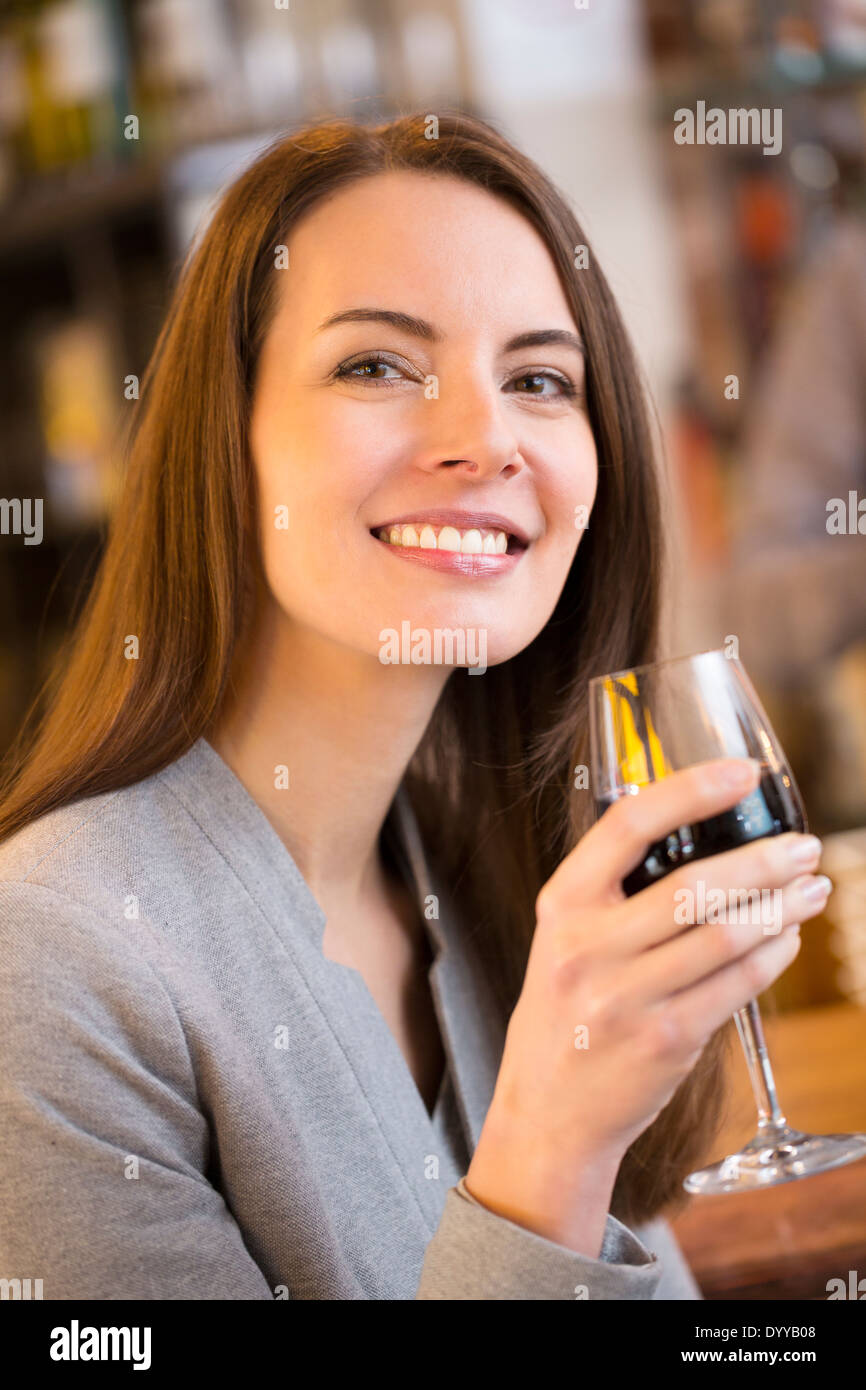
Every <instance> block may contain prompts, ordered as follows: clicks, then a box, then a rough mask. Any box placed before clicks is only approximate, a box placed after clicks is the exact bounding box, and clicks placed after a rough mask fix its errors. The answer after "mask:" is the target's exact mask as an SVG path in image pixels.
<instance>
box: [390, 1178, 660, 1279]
mask: <svg viewBox="0 0 866 1390" xmlns="http://www.w3.org/2000/svg"><path fill="white" fill-rule="evenodd" d="M660 1278H661V1265H660V1263H659V1260H658V1259H657V1257H656V1256H655V1255H654V1254H653V1253H651V1252H650V1251H648V1250H647V1249H646V1248H645V1246H644V1245H643V1244H642V1242H641V1241H639V1240H638V1238H637V1236H635V1235H634V1233H633V1232H632V1231H630V1230H629V1228H628V1227H627V1226H624V1225H623V1223H622V1222H621V1221H618V1220H617V1218H616V1217H615V1216H612V1215H610V1214H608V1218H607V1222H606V1225H605V1231H604V1240H603V1242H602V1247H601V1251H600V1254H599V1258H598V1259H592V1258H591V1257H590V1256H588V1255H580V1254H578V1253H576V1252H575V1251H574V1250H569V1249H567V1248H566V1247H565V1246H563V1245H557V1244H555V1242H554V1241H551V1240H547V1239H546V1237H544V1236H540V1235H537V1234H536V1233H535V1232H534V1231H529V1230H527V1229H526V1228H525V1227H523V1226H517V1225H515V1224H514V1222H512V1221H508V1220H507V1219H506V1218H505V1217H504V1216H499V1215H498V1213H496V1212H493V1211H490V1210H489V1208H487V1207H485V1206H483V1205H482V1204H481V1203H480V1202H478V1201H477V1200H476V1199H475V1198H474V1197H472V1196H471V1194H470V1193H469V1192H468V1191H467V1190H466V1187H465V1184H464V1180H463V1178H461V1179H460V1181H459V1183H457V1185H456V1186H455V1187H452V1188H450V1189H449V1191H448V1193H447V1195H446V1198H445V1210H444V1212H443V1214H442V1219H441V1221H440V1223H439V1226H438V1228H437V1230H436V1234H435V1235H434V1237H433V1239H432V1240H431V1241H430V1244H429V1245H428V1246H427V1251H426V1255H425V1259H424V1266H423V1269H422V1271H421V1279H420V1283H419V1285H418V1292H417V1294H416V1295H415V1296H416V1298H418V1299H439V1300H446V1299H447V1300H464V1299H472V1300H474V1299H493V1300H509V1299H533V1300H536V1299H566V1298H567V1299H578V1300H583V1299H592V1300H598V1299H649V1298H652V1297H653V1296H654V1294H655V1291H656V1288H657V1286H658V1284H659V1280H660Z"/></svg>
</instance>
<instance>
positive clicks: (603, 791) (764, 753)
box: [590, 650, 866, 1193]
mask: <svg viewBox="0 0 866 1390" xmlns="http://www.w3.org/2000/svg"><path fill="white" fill-rule="evenodd" d="M590 742H591V749H592V764H593V766H592V775H593V787H594V794H595V800H596V810H597V813H598V814H599V815H601V814H602V813H603V812H604V810H605V809H606V808H607V807H608V806H609V805H610V804H611V803H612V802H614V801H616V800H618V798H619V797H621V796H626V795H631V794H634V793H637V792H638V790H639V788H640V787H642V786H646V785H647V783H649V782H655V781H658V780H659V779H660V778H662V777H666V776H668V774H669V773H671V772H675V771H679V770H680V769H682V768H686V767H690V766H692V765H693V764H695V763H701V762H705V761H707V760H709V759H713V758H726V757H727V758H755V759H757V760H758V761H759V762H760V765H761V780H760V784H759V786H758V787H757V788H756V790H755V791H754V792H752V793H750V795H749V796H747V797H744V798H743V799H742V800H741V801H739V802H737V804H736V806H734V808H733V809H732V810H730V811H726V812H724V814H722V815H716V816H711V817H710V818H709V819H707V820H704V821H700V822H697V823H695V824H693V825H680V826H673V827H672V828H671V832H670V834H669V835H667V836H666V838H665V839H663V840H659V841H658V842H657V843H655V844H653V845H651V846H650V847H649V849H648V851H647V853H646V856H645V857H644V859H643V861H642V863H641V864H639V865H638V866H637V868H635V869H634V870H633V871H632V872H631V873H629V874H628V875H627V876H626V878H625V879H624V880H623V891H624V892H625V893H626V894H627V895H629V896H631V895H632V894H633V893H638V892H639V891H640V890H641V889H642V888H645V887H647V886H648V885H649V884H651V883H656V882H657V881H658V880H659V879H660V878H663V877H664V876H665V875H666V874H669V873H672V872H673V870H674V869H677V868H679V867H680V866H681V865H683V864H687V863H690V862H692V861H694V860H698V859H703V858H706V857H707V856H708V855H711V854H721V853H722V852H723V851H725V850H729V849H734V848H736V846H737V845H742V844H745V843H746V842H747V841H749V840H758V839H762V838H763V837H764V836H767V835H781V834H783V833H784V832H785V831H789V830H796V831H800V832H803V831H805V830H806V815H805V811H804V809H803V804H802V801H801V799H800V794H799V791H798V790H797V786H796V784H795V782H794V778H793V776H792V775H791V771H790V768H789V767H788V765H787V762H786V759H785V754H784V752H783V750H782V748H781V745H780V744H779V740H778V739H777V737H776V735H775V733H774V732H773V729H772V728H771V726H770V722H769V720H768V719H767V716H766V714H765V712H764V710H763V708H762V706H761V702H760V700H759V699H758V696H757V695H756V693H755V690H754V688H753V686H752V683H751V681H750V680H749V678H748V676H747V674H746V671H745V669H744V667H743V666H742V664H741V662H740V661H739V660H738V659H737V658H736V657H734V656H728V655H727V653H726V652H725V651H724V650H718V651H708V652H700V653H698V654H697V655H695V656H683V657H674V658H671V659H670V660H667V661H658V662H654V663H652V664H651V665H647V666H635V667H633V668H632V669H631V670H625V671H615V672H613V673H611V674H610V675H606V676H598V677H596V678H595V679H594V680H592V681H590ZM765 891H766V890H765ZM749 897H750V908H752V910H753V911H754V907H755V906H757V904H756V902H755V899H757V898H761V894H759V893H755V895H754V897H752V895H751V894H750V895H749ZM740 901H741V902H742V895H741V896H740ZM762 906H765V904H763V903H762ZM747 920H755V918H754V916H753V917H752V918H751V919H747ZM758 920H766V919H765V917H764V916H761V917H760V918H758ZM776 930H778V926H777V927H776ZM734 1021H735V1022H736V1025H737V1031H738V1033H739V1036H740V1041H741V1042H742V1044H743V1050H744V1052H745V1054H746V1063H747V1065H748V1068H749V1077H750V1079H751V1083H752V1089H753V1091H754V1093H755V1101H756V1103H757V1107H758V1132H757V1134H756V1135H755V1137H754V1139H752V1140H751V1141H750V1142H749V1143H748V1144H746V1145H745V1147H744V1148H743V1149H741V1150H740V1152H739V1153H733V1154H728V1156H727V1157H726V1158H724V1159H722V1160H721V1161H720V1162H719V1163H713V1164H711V1165H710V1166H709V1167H707V1168H701V1169H699V1170H698V1171H697V1172H694V1173H690V1174H689V1176H688V1177H687V1178H686V1180H685V1183H684V1186H685V1188H686V1191H688V1192H692V1193H720V1192H741V1191H749V1190H754V1189H755V1188H759V1187H770V1186H774V1185H775V1184H778V1183H783V1182H793V1181H794V1180H795V1179H796V1178H807V1177H811V1176H812V1174H813V1173H823V1172H825V1171H826V1170H827V1169H828V1168H838V1167H840V1166H841V1165H842V1164H844V1163H853V1162H854V1161H855V1160H856V1159H858V1158H864V1157H866V1134H802V1133H801V1132H800V1130H798V1129H793V1128H792V1127H791V1126H790V1125H789V1124H788V1122H787V1120H786V1118H785V1116H784V1115H783V1113H782V1110H781V1108H780V1106H779V1100H778V1097H777V1095H776V1082H775V1079H774V1076H773V1069H772V1066H771V1065H770V1058H769V1056H768V1053H767V1047H766V1044H765V1042H764V1033H763V1028H762V1026H761V1015H760V1011H759V1009H758V1004H757V1001H756V1000H755V999H752V1000H751V1001H750V1002H749V1003H748V1004H746V1005H745V1007H743V1008H742V1009H738V1010H737V1012H736V1013H735V1015H734Z"/></svg>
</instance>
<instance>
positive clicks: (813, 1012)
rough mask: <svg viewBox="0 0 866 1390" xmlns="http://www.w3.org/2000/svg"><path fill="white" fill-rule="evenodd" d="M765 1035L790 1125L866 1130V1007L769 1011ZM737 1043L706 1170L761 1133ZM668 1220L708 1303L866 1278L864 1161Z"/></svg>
mask: <svg viewBox="0 0 866 1390" xmlns="http://www.w3.org/2000/svg"><path fill="white" fill-rule="evenodd" d="M764 1034H765V1037H766V1040H767V1047H768V1050H769V1053H770V1059H771V1061H772V1063H773V1068H774V1072H775V1077H776V1086H777V1089H778V1093H779V1101H780V1104H781V1106H782V1109H783V1111H784V1113H785V1115H786V1118H787V1120H788V1123H789V1124H790V1125H792V1126H794V1127H796V1128H797V1129H801V1130H805V1131H811V1132H812V1133H824V1134H832V1133H848V1132H850V1131H859V1132H866V1009H862V1008H860V1007H858V1006H857V1005H854V1004H832V1005H828V1006H824V1007H821V1008H813V1009H803V1010H798V1011H796V1012H794V1013H786V1014H780V1015H778V1016H777V1017H775V1018H773V1017H771V1016H767V1015H766V1014H765V1015H764ZM735 1041H736V1048H735V1049H734V1048H733V1047H732V1057H733V1060H732V1065H731V1070H730V1077H731V1081H730V1086H731V1091H730V1101H729V1104H728V1107H727V1119H726V1122H725V1125H724V1127H723V1129H722V1132H721V1135H720V1137H719V1140H718V1142H717V1143H716V1144H715V1145H714V1147H713V1152H712V1153H710V1154H708V1155H707V1157H706V1160H705V1161H706V1162H713V1161H715V1160H716V1159H720V1158H722V1157H724V1155H725V1154H727V1153H729V1152H731V1151H732V1150H734V1149H737V1148H739V1147H740V1146H741V1145H742V1144H743V1143H744V1142H747V1141H748V1140H749V1139H751V1138H752V1136H753V1135H754V1133H755V1129H756V1127H757V1126H756V1111H755V1102H754V1097H753V1095H752V1090H751V1086H750V1085H749V1077H748V1072H747V1070H746V1061H745V1057H744V1056H743V1054H742V1048H741V1047H740V1044H739V1041H738V1040H736V1039H735ZM697 1166H698V1167H700V1166H703V1165H702V1164H698V1165H697ZM669 1219H670V1221H671V1225H672V1226H673V1229H674V1231H675V1233H676V1236H677V1239H678V1240H679V1242H680V1244H681V1246H682V1248H683V1251H684V1253H685V1255H686V1258H687V1259H688V1261H689V1264H690V1265H691V1267H692V1270H693V1272H694V1275H695V1278H696V1279H697V1281H698V1283H699V1284H700V1286H701V1289H702V1291H703V1294H704V1297H705V1298H708V1299H769V1298H783V1299H784V1298H788V1299H826V1298H827V1280H828V1279H831V1278H841V1279H844V1280H845V1281H846V1284H847V1281H848V1272H849V1270H856V1271H857V1272H858V1278H859V1279H864V1280H866V1159H860V1160H859V1161H858V1162H856V1163H852V1164H848V1165H847V1166H846V1167H844V1168H836V1169H833V1170H831V1171H830V1172H828V1173H820V1174H818V1175H817V1176H815V1177H811V1178H802V1179H799V1180H798V1181H796V1182H789V1183H783V1184H782V1185H781V1186H779V1187H770V1188H766V1189H764V1190H763V1191H759V1192H747V1193H742V1194H741V1193H726V1194H724V1195H722V1196H719V1197H690V1198H689V1199H688V1205H687V1206H686V1207H685V1208H683V1209H681V1210H680V1212H679V1214H678V1215H676V1216H671V1217H669ZM861 1297H862V1298H863V1299H864V1301H866V1284H864V1288H863V1291H862V1294H861Z"/></svg>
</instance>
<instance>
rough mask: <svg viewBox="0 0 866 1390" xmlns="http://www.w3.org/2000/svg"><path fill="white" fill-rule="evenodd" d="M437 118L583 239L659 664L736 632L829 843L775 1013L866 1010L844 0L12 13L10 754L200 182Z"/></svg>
mask: <svg viewBox="0 0 866 1390" xmlns="http://www.w3.org/2000/svg"><path fill="white" fill-rule="evenodd" d="M700 103H704V108H703V109H706V110H708V109H710V108H721V109H722V110H723V111H724V112H725V113H727V111H728V110H729V109H732V108H750V109H751V108H756V109H757V110H759V111H764V112H766V113H768V114H767V118H768V119H773V117H772V113H773V112H777V111H778V112H781V118H774V119H776V121H778V119H781V122H782V124H781V127H780V129H781V131H782V142H781V149H779V151H778V153H770V154H765V153H764V144H763V143H758V142H755V143H730V142H728V143H717V144H712V143H708V142H698V141H697V140H696V141H695V142H694V143H691V144H689V143H678V141H677V140H676V139H675V132H676V130H677V129H678V126H679V122H678V119H677V117H676V114H675V113H676V112H678V111H680V110H682V109H683V108H686V109H688V110H690V111H693V112H698V111H699V104H700ZM444 105H459V106H461V107H463V108H464V109H466V110H469V111H473V112H476V113H477V114H479V115H481V116H484V117H487V118H490V119H493V120H494V121H496V122H497V123H498V124H499V125H500V127H501V128H502V129H503V131H504V132H505V133H506V134H507V135H508V136H509V137H510V138H511V139H513V140H514V141H515V142H516V143H517V144H518V145H519V146H521V147H522V148H523V149H524V150H525V151H526V152H527V153H528V154H530V155H531V156H532V157H533V158H535V159H536V160H537V161H538V162H539V163H540V164H541V165H542V167H543V168H544V169H545V170H546V171H547V172H548V173H549V174H550V175H551V176H552V177H553V179H554V180H555V181H556V182H557V183H558V184H559V186H560V187H561V188H562V189H563V190H564V192H565V193H566V195H567V196H568V197H569V198H570V200H571V201H572V203H573V205H574V207H575V209H576V211H577V213H578V216H579V217H580V218H581V220H582V222H583V225H584V228H585V231H586V233H587V236H588V238H589V240H590V243H591V245H592V247H593V250H594V253H595V254H596V255H597V256H598V258H599V260H600V262H601V264H602V267H603V268H604V270H605V272H606V274H607V276H608V278H609V280H610V282H611V284H612V286H613V289H614V292H615V293H616V295H617V297H618V300H619V304H620V306H621V309H622V312H623V314H624V316H625V319H626V322H627V325H628V327H629V329H630V331H631V334H632V336H633V338H634V340H635V343H636V346H637V349H638V352H639V355H640V358H641V361H642V363H643V366H644V369H645V373H646V379H647V385H648V388H649V391H650V392H651V395H652V397H653V399H654V401H655V404H656V407H657V412H658V426H659V444H660V449H661V451H662V453H663V457H664V459H665V463H666V468H667V470H668V475H669V479H670V497H669V514H670V516H671V518H672V521H673V524H672V526H671V533H672V536H673V537H674V538H675V541H676V547H677V548H676V555H675V570H674V585H673V600H674V602H673V609H672V613H673V619H672V624H673V625H672V629H671V631H670V633H669V635H668V644H669V646H670V649H671V651H672V652H674V653H680V652H686V651H689V650H699V649H702V648H706V647H714V646H721V645H723V644H725V643H726V642H730V640H731V639H735V640H736V641H737V642H739V655H740V656H741V658H742V659H743V661H744V662H745V664H746V667H747V669H748V670H749V671H750V672H751V674H752V676H753V678H754V680H755V683H756V685H757V686H758V689H759V692H760V694H761V695H762V697H763V698H764V699H765V702H766V703H767V705H768V708H769V710H770V713H771V717H772V718H773V719H774V721H775V722H776V723H777V726H778V731H779V733H780V735H781V737H782V741H783V743H784V744H785V745H786V746H787V747H788V749H789V752H790V754H791V758H792V762H793V765H794V770H795V773H796V775H797V777H798V780H799V781H800V783H801V785H802V788H803V791H804V794H805V797H806V802H807V806H808V809H809V813H810V818H811V821H812V825H813V828H814V829H815V830H817V831H818V832H819V833H821V834H823V835H825V836H827V841H826V843H827V854H826V857H825V868H826V870H827V872H828V873H829V874H830V876H831V877H832V878H833V879H834V882H835V883H836V892H835V893H834V894H833V896H832V898H831V904H830V906H829V907H828V909H827V917H826V919H824V920H822V922H821V923H819V924H817V925H816V927H815V928H814V929H810V931H809V933H806V932H804V946H803V949H802V951H801V954H800V957H798V960H797V962H796V963H795V966H794V967H792V969H791V970H790V971H789V972H788V973H787V975H786V976H785V978H784V979H783V981H782V982H781V984H780V985H779V987H778V992H779V1001H780V1007H781V1008H782V1009H786V1008H792V1007H794V1006H795V1005H803V1004H807V1005H808V1004H820V1003H826V1002H831V1001H834V1000H844V999H847V1000H851V1001H855V1002H859V1003H866V0H784V3H783V2H782V0H290V2H289V0H286V2H285V3H282V0H31V2H30V3H14V0H7V2H6V3H2V4H0V305H2V320H0V441H2V448H0V752H2V751H4V750H6V749H8V747H9V745H10V743H11V741H12V738H13V736H14V734H15V732H16V730H17V729H18V727H19V725H20V722H21V719H22V717H23V714H24V711H25V709H26V708H27V706H28V705H29V704H30V702H31V700H32V699H33V697H34V695H35V694H36V691H37V690H38V688H39V685H40V683H41V681H42V679H43V677H44V675H45V673H46V671H47V669H48V667H49V665H50V663H51V661H52V658H53V656H54V653H55V652H56V650H57V644H58V642H59V640H60V639H61V637H62V636H63V634H64V632H65V631H66V630H67V629H68V625H69V623H70V619H71V616H72V614H73V612H74V611H75V609H76V606H77V604H79V603H80V600H81V597H82V595H83V593H84V592H85V591H86V586H87V583H88V581H89V578H90V576H91V575H92V572H93V567H94V564H95V561H96V560H97V558H98V555H99V551H100V545H101V542H102V537H103V534H104V527H105V523H106V519H107V517H108V516H109V514H110V511H111V506H112V499H113V496H114V495H115V491H116V488H117V484H118V480H119V468H118V459H117V447H116V438H117V431H118V428H119V427H120V426H122V425H123V423H124V420H125V419H126V418H127V414H126V413H127V412H128V411H130V410H134V409H135V399H136V395H137V385H136V382H137V379H139V378H140V377H141V375H142V373H143V371H144V368H145V365H146V362H147V359H148V355H149V353H150V351H151V348H152V346H153V343H154V340H155V338H156V334H157V332H158V329H159V326H160V323H161V321H162V317H163V314H164V312H165V309H166V305H167V301H168V297H169V295H170V292H171V288H172V285H173V282H174V279H175V276H176V274H177V271H178V268H179V265H180V262H181V259H182V257H183V255H184V252H185V250H186V248H187V247H188V245H189V243H190V241H191V239H192V238H193V237H194V236H195V234H196V230H197V229H199V228H200V227H201V226H202V225H203V222H204V221H205V220H206V218H207V216H208V211H209V208H210V206H211V205H212V201H213V200H214V198H215V197H216V195H217V194H218V193H219V192H220V190H221V189H222V188H223V187H224V186H225V184H226V183H227V182H228V181H230V180H231V179H232V178H233V177H234V176H235V175H236V174H237V173H238V172H239V171H240V170H241V168H242V167H243V166H244V164H245V163H246V162H247V161H248V160H249V159H251V158H252V157H253V156H254V155H255V154H256V153H257V152H258V151H259V150H260V149H261V148H262V147H263V146H264V145H265V144H267V143H268V142H269V141H270V140H271V139H272V138H273V137H274V136H276V135H278V134H279V133H281V132H283V131H286V130H287V129H290V128H291V127H292V126H294V125H295V124H297V123H299V122H303V121H307V120H311V119H315V118H317V117H322V116H330V115H334V114H346V115H351V116H354V117H358V118H360V119H373V118H387V117H390V116H392V115H396V114H399V113H401V112H405V111H411V110H421V111H424V112H427V111H430V112H435V111H436V110H437V108H438V107H442V106H444ZM37 498H41V499H43V502H44V521H43V534H42V538H41V540H38V541H37V536H36V534H35V533H32V534H31V537H30V541H31V542H32V543H28V539H27V536H26V534H25V531H26V518H27V515H28V513H27V511H26V508H25V509H24V510H21V506H20V504H21V503H22V502H23V499H37ZM15 499H18V501H16V500H15ZM834 499H837V500H838V505H837V504H836V502H835V501H834ZM861 503H862V510H861ZM16 508H17V509H18V510H16ZM31 519H32V516H31ZM19 523H20V524H19Z"/></svg>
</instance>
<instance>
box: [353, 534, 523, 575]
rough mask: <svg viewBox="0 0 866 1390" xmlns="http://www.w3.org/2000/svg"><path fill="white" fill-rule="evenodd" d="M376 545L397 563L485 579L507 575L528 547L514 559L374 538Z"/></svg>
mask: <svg viewBox="0 0 866 1390" xmlns="http://www.w3.org/2000/svg"><path fill="white" fill-rule="evenodd" d="M374 540H375V541H376V544H377V545H379V546H381V547H382V549H383V550H389V551H390V552H391V554H392V555H393V556H394V557H395V558H396V559H398V560H408V561H409V563H410V564H411V563H412V562H414V563H415V564H416V565H426V566H427V568H428V569H432V570H444V571H445V572H446V573H449V574H465V575H470V576H473V575H474V576H475V577H477V578H483V577H484V576H485V575H488V576H490V575H496V574H505V573H507V572H508V571H509V570H513V569H514V566H515V565H519V564H520V557H521V556H522V555H523V554H525V547H524V548H523V549H521V550H516V551H515V552H514V554H513V555H509V554H507V553H506V554H505V555H463V554H462V553H461V552H460V551H459V550H422V549H421V547H420V546H411V547H410V546H402V545H391V543H390V541H380V540H379V539H378V537H376V536H374Z"/></svg>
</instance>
